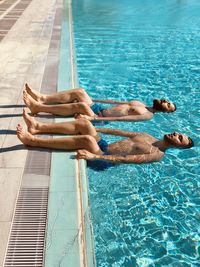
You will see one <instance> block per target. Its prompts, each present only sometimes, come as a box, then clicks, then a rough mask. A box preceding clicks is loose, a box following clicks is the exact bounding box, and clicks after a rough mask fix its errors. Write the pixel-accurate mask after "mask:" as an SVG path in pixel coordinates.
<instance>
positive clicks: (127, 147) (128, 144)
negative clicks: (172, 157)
mask: <svg viewBox="0 0 200 267" xmlns="http://www.w3.org/2000/svg"><path fill="white" fill-rule="evenodd" d="M156 141H157V139H156V138H154V137H152V136H150V135H148V134H143V133H139V134H138V135H136V136H134V137H131V138H126V139H123V140H121V141H117V142H114V143H112V144H110V145H109V146H108V151H109V153H110V154H112V155H121V156H125V155H140V154H152V153H155V152H158V153H162V154H163V152H161V151H160V150H159V149H158V148H157V147H155V146H154V145H153V143H155V142H156Z"/></svg>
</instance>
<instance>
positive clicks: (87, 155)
mask: <svg viewBox="0 0 200 267" xmlns="http://www.w3.org/2000/svg"><path fill="white" fill-rule="evenodd" d="M95 158H96V155H95V154H93V153H91V152H89V151H87V150H85V149H80V150H78V151H77V159H89V160H92V159H95Z"/></svg>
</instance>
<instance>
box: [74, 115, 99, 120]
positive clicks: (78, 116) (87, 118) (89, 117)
mask: <svg viewBox="0 0 200 267" xmlns="http://www.w3.org/2000/svg"><path fill="white" fill-rule="evenodd" d="M75 119H85V120H88V121H92V120H94V119H95V116H94V117H93V116H88V115H83V114H76V115H75Z"/></svg>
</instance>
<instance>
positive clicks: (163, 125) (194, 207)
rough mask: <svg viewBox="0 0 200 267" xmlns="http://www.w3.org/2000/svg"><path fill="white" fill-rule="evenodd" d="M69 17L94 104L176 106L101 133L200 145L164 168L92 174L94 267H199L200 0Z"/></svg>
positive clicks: (114, 6)
mask: <svg viewBox="0 0 200 267" xmlns="http://www.w3.org/2000/svg"><path fill="white" fill-rule="evenodd" d="M73 18H74V34H75V46H76V56H77V67H78V77H79V84H80V86H82V87H84V88H86V90H87V91H88V93H89V94H90V95H91V96H92V97H93V98H105V99H109V98H111V99H117V100H131V99H139V100H142V101H144V102H145V103H147V104H148V105H151V103H152V100H153V99H154V98H163V97H165V98H167V99H169V100H171V101H174V102H175V103H176V104H177V111H176V112H175V113H172V114H163V113H160V114H155V116H154V118H153V119H152V120H150V121H147V122H136V123H131V122H128V123H127V122H126V123H125V122H120V123H119V122H112V123H109V124H107V125H105V127H111V128H121V129H124V130H130V131H144V132H147V133H149V134H152V135H154V136H155V137H158V138H162V136H163V134H165V133H170V132H173V131H178V132H182V133H184V134H186V135H189V136H191V137H192V138H193V139H194V142H195V147H194V148H192V149H186V150H172V149H171V150H168V151H167V152H166V155H165V157H164V158H163V160H162V161H161V162H158V163H153V164H142V165H134V164H132V165H131V164H129V165H123V164H122V165H118V166H116V167H111V168H109V169H107V170H104V171H96V170H93V169H90V168H88V173H89V182H90V199H91V207H92V219H93V225H94V234H95V249H96V258H97V266H98V267H110V266H113V267H120V266H124V267H133V266H150V267H153V266H156V267H157V266H158V267H160V266H184V267H185V266H200V264H199V262H200V258H199V253H200V249H199V247H198V245H199V225H200V210H199V206H200V190H199V183H200V181H199V169H200V168H199V140H198V136H199V128H200V126H199V125H200V119H199V118H200V108H199V107H200V1H199V0H162V1H158V0H101V1H100V0H73ZM101 127H102V125H101ZM103 127H104V125H103ZM105 138H106V140H108V141H110V142H111V141H114V140H117V138H116V137H112V136H107V137H105Z"/></svg>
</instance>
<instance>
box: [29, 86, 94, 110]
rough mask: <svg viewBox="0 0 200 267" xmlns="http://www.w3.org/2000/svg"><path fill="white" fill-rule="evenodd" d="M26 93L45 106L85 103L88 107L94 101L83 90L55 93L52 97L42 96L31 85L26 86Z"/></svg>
mask: <svg viewBox="0 0 200 267" xmlns="http://www.w3.org/2000/svg"><path fill="white" fill-rule="evenodd" d="M25 91H26V92H27V93H28V94H29V95H31V97H32V98H34V99H35V100H36V101H39V102H41V103H44V104H51V103H60V104H64V103H73V102H85V103H87V104H88V105H91V104H92V103H93V102H92V99H91V98H90V96H89V95H88V94H87V93H86V91H85V90H84V89H83V88H77V89H71V90H67V91H62V92H58V93H54V94H51V95H45V94H41V93H39V92H38V91H36V90H34V89H32V88H31V87H29V85H28V84H27V83H26V84H25Z"/></svg>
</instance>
